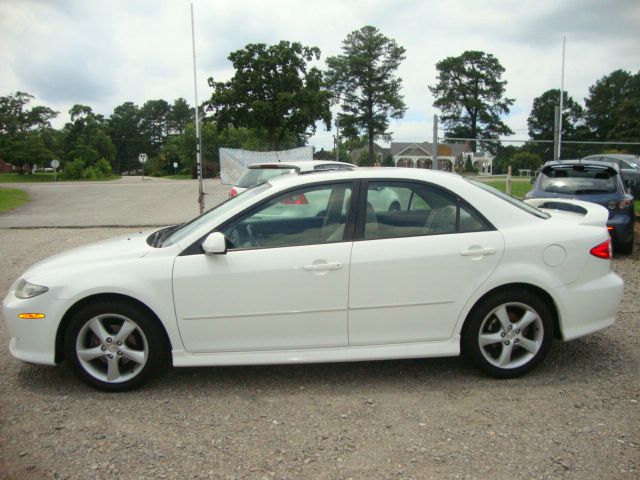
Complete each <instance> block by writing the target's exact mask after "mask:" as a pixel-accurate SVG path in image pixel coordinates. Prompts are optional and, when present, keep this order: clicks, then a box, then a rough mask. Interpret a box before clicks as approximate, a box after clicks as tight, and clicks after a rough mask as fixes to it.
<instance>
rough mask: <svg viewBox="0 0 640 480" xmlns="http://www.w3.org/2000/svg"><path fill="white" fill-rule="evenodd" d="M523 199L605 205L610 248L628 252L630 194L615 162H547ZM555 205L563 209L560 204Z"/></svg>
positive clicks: (631, 219) (630, 243)
mask: <svg viewBox="0 0 640 480" xmlns="http://www.w3.org/2000/svg"><path fill="white" fill-rule="evenodd" d="M525 198H577V199H580V200H585V201H587V202H594V203H597V204H600V205H602V206H603V207H606V208H607V209H608V211H609V218H608V220H607V228H608V229H609V233H610V234H611V238H612V239H613V248H614V250H615V251H616V252H619V253H623V254H627V255H628V254H630V253H632V251H633V230H634V222H635V211H634V202H633V196H632V195H630V194H629V193H627V192H626V191H625V187H624V184H623V183H622V178H621V176H620V171H619V170H618V167H617V165H615V164H611V163H606V162H598V161H586V160H562V161H551V162H547V163H546V164H545V165H544V166H543V168H542V171H541V172H540V174H539V175H538V176H537V177H536V180H535V182H534V184H533V189H532V190H531V191H530V192H529V193H527V194H526V196H525ZM550 205H551V203H550ZM556 207H558V208H566V207H565V205H563V204H559V205H556ZM550 208H552V207H550Z"/></svg>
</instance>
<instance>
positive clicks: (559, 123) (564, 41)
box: [556, 37, 567, 158]
mask: <svg viewBox="0 0 640 480" xmlns="http://www.w3.org/2000/svg"><path fill="white" fill-rule="evenodd" d="M566 42H567V37H562V79H561V80H560V120H559V121H558V156H557V157H556V158H562V103H563V100H564V47H565V44H566Z"/></svg>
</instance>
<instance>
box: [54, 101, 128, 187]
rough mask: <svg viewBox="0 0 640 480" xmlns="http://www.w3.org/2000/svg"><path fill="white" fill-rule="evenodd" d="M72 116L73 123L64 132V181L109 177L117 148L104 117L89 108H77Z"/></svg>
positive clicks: (69, 123)
mask: <svg viewBox="0 0 640 480" xmlns="http://www.w3.org/2000/svg"><path fill="white" fill-rule="evenodd" d="M69 116H70V118H71V121H70V122H67V124H66V125H65V126H64V129H63V133H64V145H65V166H64V175H65V177H67V178H100V177H103V176H107V175H108V174H110V172H111V166H110V165H111V164H112V163H113V162H114V160H115V157H116V148H115V146H114V145H113V142H112V141H111V137H110V136H109V134H108V127H107V124H106V122H105V120H104V117H103V116H102V115H100V114H97V113H94V112H93V110H92V108H91V107H89V106H87V105H74V106H73V107H71V109H70V110H69ZM67 164H68V165H67ZM67 166H69V167H70V168H67ZM78 175H80V176H78Z"/></svg>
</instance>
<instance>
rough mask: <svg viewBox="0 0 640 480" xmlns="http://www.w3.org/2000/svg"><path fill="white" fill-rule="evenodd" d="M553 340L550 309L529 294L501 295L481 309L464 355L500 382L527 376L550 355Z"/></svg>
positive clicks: (468, 331)
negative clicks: (502, 379) (526, 374)
mask: <svg viewBox="0 0 640 480" xmlns="http://www.w3.org/2000/svg"><path fill="white" fill-rule="evenodd" d="M552 338H553V319H552V313H551V310H550V309H549V306H548V305H547V304H546V303H545V302H544V301H542V300H541V299H540V298H539V297H538V296H537V295H535V294H533V293H530V292H527V291H515V290H507V291H502V292H498V293H496V294H494V295H492V296H490V297H488V298H486V299H485V300H483V301H482V302H481V303H480V304H479V305H477V306H476V307H475V308H474V310H473V311H472V312H471V314H470V315H469V318H468V319H467V322H466V324H465V327H464V329H463V332H462V351H463V354H464V355H465V356H466V357H467V358H468V359H469V360H471V361H472V363H474V364H475V365H476V366H477V367H478V368H479V369H480V370H482V371H484V372H485V373H487V374H489V375H491V376H494V377H498V378H512V377H518V376H520V375H524V374H525V373H527V372H529V371H531V370H532V369H533V368H535V367H536V365H538V364H539V363H540V362H541V361H542V360H543V359H544V357H545V356H546V355H547V353H548V352H549V349H550V348H551V341H552Z"/></svg>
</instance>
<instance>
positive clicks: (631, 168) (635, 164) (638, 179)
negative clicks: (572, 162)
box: [582, 153, 640, 198]
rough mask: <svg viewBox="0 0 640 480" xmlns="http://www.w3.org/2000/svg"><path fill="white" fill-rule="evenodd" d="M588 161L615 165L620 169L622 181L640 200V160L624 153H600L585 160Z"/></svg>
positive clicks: (635, 156)
mask: <svg viewBox="0 0 640 480" xmlns="http://www.w3.org/2000/svg"><path fill="white" fill-rule="evenodd" d="M582 160H586V161H589V162H590V161H593V160H596V161H599V162H606V163H615V164H616V165H618V167H619V168H620V174H621V175H622V181H623V182H624V184H625V186H626V187H627V189H628V190H629V191H630V192H631V193H632V194H633V196H634V197H636V198H640V158H639V157H638V156H637V155H628V154H623V153H600V154H598V155H590V156H588V157H585V158H583V159H582Z"/></svg>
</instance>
